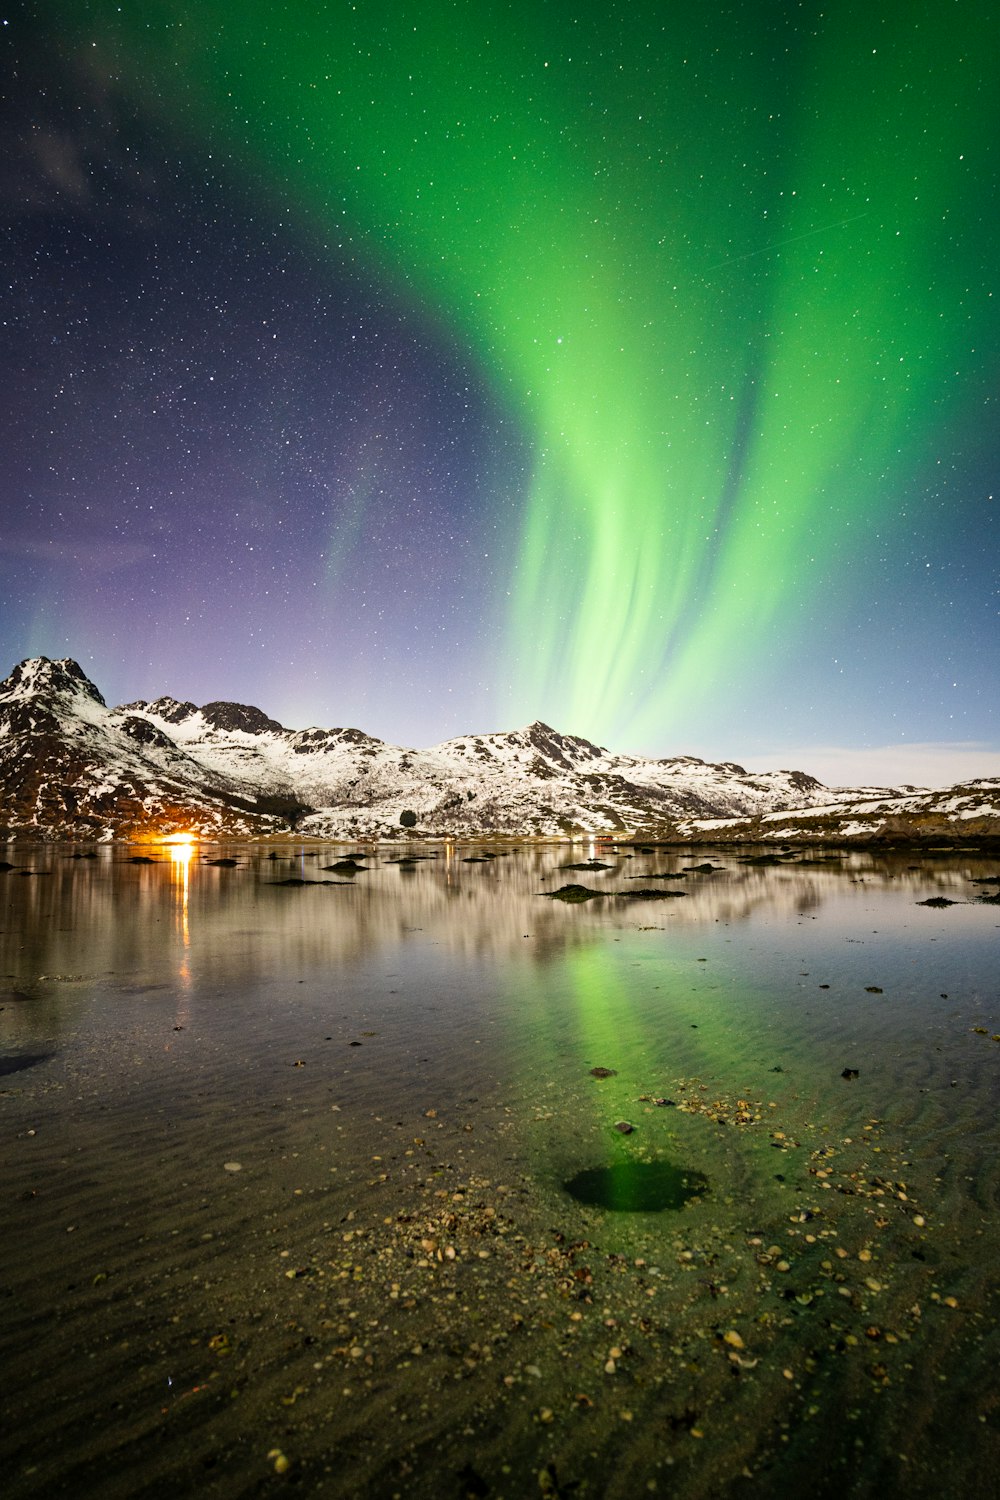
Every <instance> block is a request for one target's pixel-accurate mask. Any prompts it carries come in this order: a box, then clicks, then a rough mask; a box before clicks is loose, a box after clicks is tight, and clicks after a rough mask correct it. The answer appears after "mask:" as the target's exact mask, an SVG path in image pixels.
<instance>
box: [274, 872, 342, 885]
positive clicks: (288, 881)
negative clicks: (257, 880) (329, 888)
mask: <svg viewBox="0 0 1000 1500" xmlns="http://www.w3.org/2000/svg"><path fill="white" fill-rule="evenodd" d="M264 884H265V885H339V886H341V887H346V886H349V885H350V881H349V880H303V879H302V877H301V876H300V875H287V876H286V877H285V879H284V880H267V881H265V882H264Z"/></svg>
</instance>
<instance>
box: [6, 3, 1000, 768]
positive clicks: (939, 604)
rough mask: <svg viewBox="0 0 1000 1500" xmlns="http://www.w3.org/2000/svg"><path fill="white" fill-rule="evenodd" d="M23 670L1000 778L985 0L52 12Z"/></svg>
mask: <svg viewBox="0 0 1000 1500" xmlns="http://www.w3.org/2000/svg"><path fill="white" fill-rule="evenodd" d="M2 22H3V24H2V26H0V46H2V48H3V51H4V53H5V56H4V63H3V65H4V74H5V77H6V78H7V79H8V80H9V86H8V88H7V90H6V93H5V97H4V101H3V105H2V111H3V119H2V127H3V139H4V142H5V149H4V152H3V159H2V162H0V194H2V203H3V211H4V235H3V241H2V244H3V250H2V254H3V261H4V264H3V271H4V276H3V286H4V298H3V329H2V335H3V339H2V346H0V380H2V386H3V394H4V407H5V442H4V463H3V466H2V470H0V646H2V651H0V667H2V669H3V671H4V672H6V671H7V670H9V668H10V667H11V666H12V665H13V664H14V663H15V662H17V661H19V660H20V659H22V658H23V657H25V656H29V655H37V654H44V655H48V656H54V657H57V656H66V655H69V656H74V657H76V658H77V660H79V661H80V663H81V665H82V666H83V667H84V669H85V670H86V671H87V672H88V674H89V675H90V676H91V677H92V678H93V679H94V680H95V682H96V683H97V684H98V686H99V687H100V688H101V690H102V692H104V694H105V696H106V698H107V699H108V701H109V702H110V703H116V702H122V701H126V700H129V699H134V698H137V697H146V698H151V697H155V696H158V695H160V694H162V693H171V694H173V695H174V696H176V697H179V698H187V699H193V700H194V701H196V702H199V703H201V702H205V701H208V700H210V699H215V698H233V699H238V700H240V701H244V702H249V703H254V704H256V705H258V706H259V707H261V708H263V709H264V710H265V711H266V712H267V713H269V714H271V715H272V716H274V717H276V718H278V719H280V720H281V721H282V722H283V723H286V724H288V725H290V726H293V727H301V726H305V725H307V724H311V723H317V724H320V725H324V726H334V725H357V726H358V727H361V728H364V729H366V730H368V731H369V732H370V733H373V734H377V735H380V736H382V737H383V738H386V739H389V740H392V741H395V742H398V743H405V744H411V745H421V746H423V745H429V744H433V743H435V742H437V741H439V740H442V739H444V738H446V737H448V736H450V735H454V734H458V733H463V732H467V731H470V730H476V731H486V730H494V729H507V728H515V727H517V726H519V725H522V724H525V723H527V722H529V721H531V720H533V719H536V718H541V719H544V720H545V721H546V722H548V723H550V724H552V725H554V726H555V727H557V728H559V729H561V730H563V731H565V732H568V733H576V734H582V735H586V736H587V737H588V738H591V739H594V740H596V741H598V742H599V743H601V744H604V745H607V746H609V747H610V748H612V749H615V750H623V751H624V750H627V751H634V752H639V753H644V754H652V755H671V754H681V753H690V754H696V755H702V756H704V757H706V758H709V759H737V760H740V761H742V762H743V763H744V764H746V765H749V766H751V767H759V768H764V767H777V766H795V767H799V768H801V769H805V770H808V771H811V772H813V773H814V774H816V775H819V776H821V777H822V778H823V779H825V780H828V781H829V782H831V783H832V784H861V783H863V782H878V781H881V782H887V781H890V780H894V781H900V780H909V781H914V782H921V783H925V784H930V785H941V784H944V783H946V782H949V781H952V780H956V779H958V778H960V777H963V776H969V775H973V774H992V775H997V774H1000V715H998V701H1000V698H998V687H1000V683H998V677H1000V550H998V542H1000V537H998V529H997V522H996V505H997V500H996V498H995V497H996V493H997V485H998V482H1000V474H998V461H1000V399H998V398H1000V388H998V376H1000V337H998V333H1000V329H998V310H1000V249H998V247H1000V207H998V204H1000V197H998V166H1000V90H998V88H997V85H996V79H997V77H998V76H1000V45H998V37H1000V22H998V20H997V17H996V11H995V6H994V5H993V4H992V0H881V3H877V4H873V3H872V0H863V3H862V0H827V3H819V0H800V3H789V0H757V3H749V0H730V3H713V0H699V3H695V0H674V3H670V0H659V3H656V4H649V3H647V0H628V3H622V4H616V3H614V0H608V3H606V4H602V5H600V6H597V5H587V6H579V5H573V4H570V3H568V0H523V3H522V0H490V3H486V0H482V3H480V0H457V3H453V4H450V3H443V0H424V3H408V0H356V3H350V0H296V3H295V4H294V5H292V4H289V5H280V4H277V3H275V0H268V3H267V4H263V3H258V0H241V3H239V4H236V3H234V0H197V3H195V0H122V3H120V4H118V3H105V0H72V3H68V0H60V3H56V0H51V3H50V0H28V3H24V4H22V5H20V6H16V7H14V8H12V9H10V10H8V11H6V12H4V13H3V15H2Z"/></svg>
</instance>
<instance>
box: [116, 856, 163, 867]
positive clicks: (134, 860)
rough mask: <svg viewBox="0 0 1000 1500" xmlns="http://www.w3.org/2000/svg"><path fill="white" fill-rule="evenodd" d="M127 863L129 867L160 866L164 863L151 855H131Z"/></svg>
mask: <svg viewBox="0 0 1000 1500" xmlns="http://www.w3.org/2000/svg"><path fill="white" fill-rule="evenodd" d="M125 863H126V864H128V865H159V864H162V863H163V861H162V860H159V859H153V858H152V856H151V855H149V854H130V855H129V857H128V859H127V860H126V861H125Z"/></svg>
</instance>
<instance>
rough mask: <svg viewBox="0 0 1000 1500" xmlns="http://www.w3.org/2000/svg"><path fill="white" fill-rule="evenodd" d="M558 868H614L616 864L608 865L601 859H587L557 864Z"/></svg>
mask: <svg viewBox="0 0 1000 1500" xmlns="http://www.w3.org/2000/svg"><path fill="white" fill-rule="evenodd" d="M556 869H558V870H613V869H614V865H606V864H605V863H604V861H603V860H600V859H585V860H584V861H583V862H582V863H581V864H575V865H557V866H556Z"/></svg>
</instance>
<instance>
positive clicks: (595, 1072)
mask: <svg viewBox="0 0 1000 1500" xmlns="http://www.w3.org/2000/svg"><path fill="white" fill-rule="evenodd" d="M590 1076H591V1078H617V1077H618V1069H617V1068H591V1070H590Z"/></svg>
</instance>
